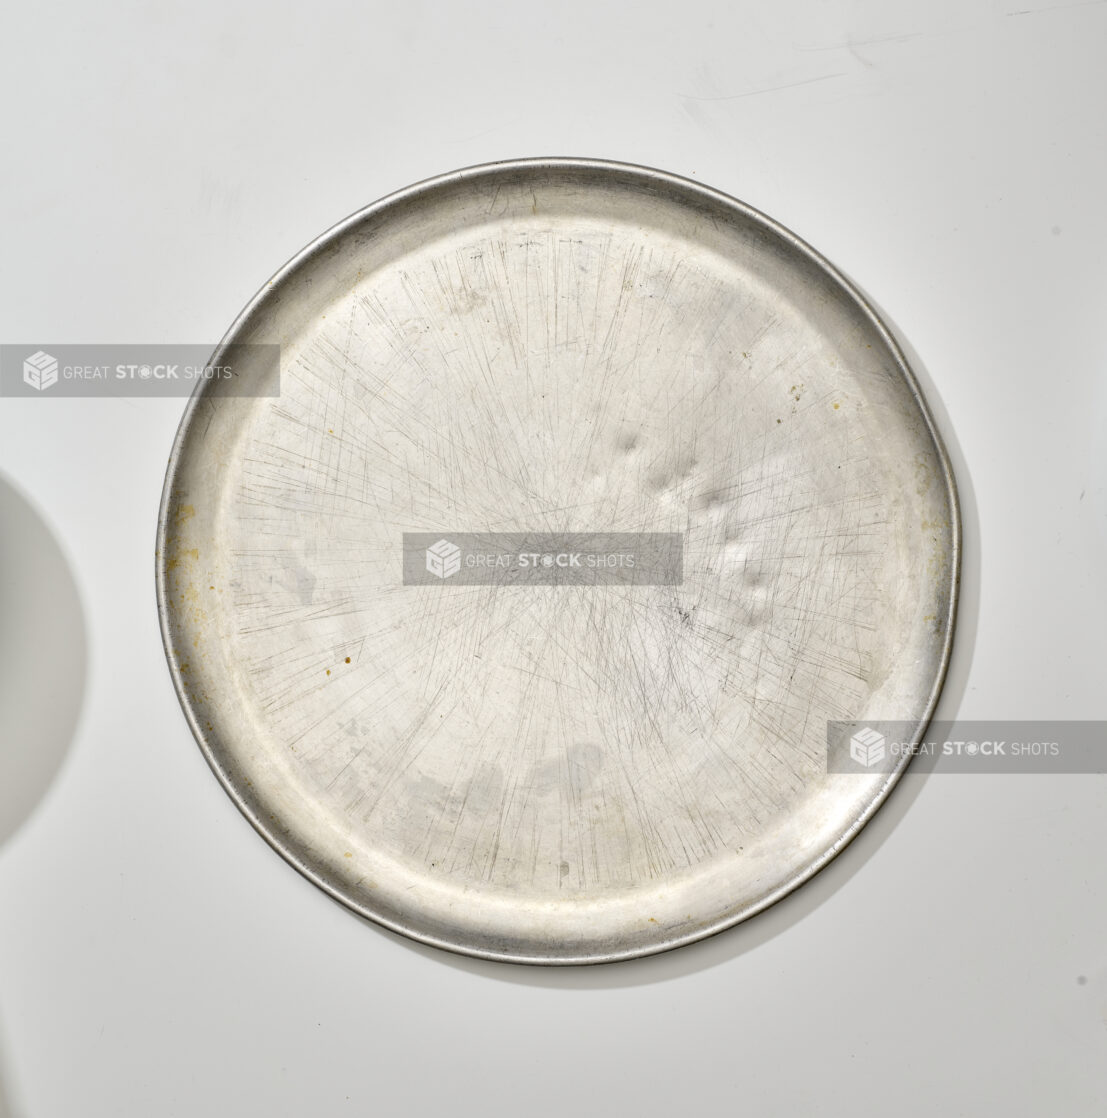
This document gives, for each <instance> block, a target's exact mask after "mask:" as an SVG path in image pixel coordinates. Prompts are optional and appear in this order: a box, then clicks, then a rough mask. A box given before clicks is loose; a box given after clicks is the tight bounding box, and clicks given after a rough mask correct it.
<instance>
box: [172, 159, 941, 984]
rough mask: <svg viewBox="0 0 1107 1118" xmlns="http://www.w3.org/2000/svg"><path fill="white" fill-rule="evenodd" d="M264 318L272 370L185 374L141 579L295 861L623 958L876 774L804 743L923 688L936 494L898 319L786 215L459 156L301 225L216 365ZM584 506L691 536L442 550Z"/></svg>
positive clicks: (584, 165) (233, 763) (782, 864)
mask: <svg viewBox="0 0 1107 1118" xmlns="http://www.w3.org/2000/svg"><path fill="white" fill-rule="evenodd" d="M254 345H257V346H259V347H262V349H263V348H264V347H267V346H268V347H272V346H274V345H279V346H280V361H279V369H278V368H277V367H276V366H275V365H274V363H272V362H269V361H263V360H260V359H259V360H258V362H257V363H256V367H253V366H251V365H250V362H249V360H248V359H245V358H239V365H238V368H237V377H236V382H235V391H231V390H229V389H228V387H227V386H226V384H225V383H221V382H219V381H209V382H206V383H204V384H203V385H202V386H201V387H200V388H199V389H198V390H197V392H196V394H195V395H194V396H193V397H192V398H191V399H190V401H189V403H188V406H187V410H186V413H185V416H184V419H183V421H182V424H181V427H180V430H179V432H178V435H177V438H176V443H175V445H174V448H173V451H172V456H171V458H170V461H169V468H168V474H167V477H166V482H165V490H164V496H163V501H162V507H161V515H160V524H159V539H158V552H157V555H158V558H157V594H158V608H159V612H160V618H161V625H162V632H163V637H164V641H165V647H166V651H167V656H168V660H169V664H170V669H171V672H172V675H173V679H174V683H175V685H176V688H177V691H178V695H179V697H180V700H181V704H182V707H183V709H184V712H185V715H186V717H187V719H188V722H189V724H190V726H191V728H192V731H193V733H194V735H195V737H196V740H197V741H198V742H199V744H200V747H201V749H202V750H203V753H204V755H205V757H206V758H207V760H208V762H209V763H210V765H211V767H212V769H213V770H214V772H215V774H216V775H217V777H218V778H219V780H220V781H221V782H222V784H223V786H224V788H225V789H226V791H227V792H228V793H229V794H230V796H231V797H232V799H233V800H234V802H235V803H236V804H237V805H238V807H239V808H240V809H241V811H242V812H243V813H244V814H245V815H246V817H247V818H248V819H249V821H250V822H251V823H252V824H253V826H254V827H255V828H256V829H257V830H258V831H259V832H260V833H261V835H262V836H263V837H264V838H265V839H266V840H267V841H268V842H269V843H270V844H271V845H272V846H273V847H274V849H276V850H277V851H278V852H279V853H280V854H282V855H283V856H284V857H285V858H286V859H287V860H288V861H289V862H290V863H291V864H292V865H293V866H295V867H296V869H298V870H299V871H300V872H301V873H303V874H304V875H305V876H306V877H308V878H309V879H310V880H311V881H313V882H314V883H315V884H316V885H318V886H319V887H320V888H321V889H323V890H325V891H326V892H327V893H329V894H330V895H331V896H333V897H334V898H336V899H337V900H339V901H341V902H342V903H343V904H345V905H347V906H349V907H350V908H351V909H353V910H354V911H355V912H357V913H360V914H361V915H363V916H365V917H368V918H370V919H371V920H373V921H376V922H377V923H379V924H381V925H383V926H385V927H387V928H389V929H392V930H393V931H395V932H399V933H403V934H404V935H407V936H410V937H412V938H414V939H417V940H420V941H422V942H424V943H428V944H433V945H436V946H439V947H443V948H448V949H451V950H454V951H458V952H463V953H467V954H470V955H476V956H481V957H485V958H491V959H498V960H504V961H512V962H524V963H592V962H603V961H610V960H615V959H624V958H630V957H634V956H639V955H645V954H649V953H652V952H657V951H662V950H665V949H668V948H671V947H675V946H678V945H681V944H686V943H689V942H691V941H694V940H698V939H701V938H703V937H705V936H708V935H711V934H713V933H716V932H718V931H720V930H722V929H724V928H727V927H729V926H731V925H733V924H735V923H737V922H738V921H741V920H743V919H745V918H746V917H749V916H751V915H752V914H754V913H756V912H758V911H760V910H762V909H764V908H765V907H766V906H768V905H770V904H772V903H773V902H774V901H776V900H778V899H779V898H781V897H782V896H784V895H785V894H787V893H788V892H789V891H790V890H792V889H794V888H796V887H797V886H798V885H800V884H801V883H802V882H804V881H805V880H807V879H808V878H810V877H811V876H812V875H813V874H814V873H815V872H817V871H818V870H819V869H820V868H821V867H822V866H823V865H825V864H826V863H827V862H828V861H829V860H830V859H831V858H832V857H833V856H834V855H835V854H836V853H838V852H839V851H840V850H841V849H842V848H843V846H845V845H846V843H848V841H849V840H850V839H851V838H852V837H853V836H854V835H855V834H856V833H857V831H858V830H859V829H860V828H861V827H862V826H863V825H864V823H865V822H866V820H867V819H869V818H870V816H871V815H872V814H873V812H874V811H875V810H876V809H877V808H878V807H879V805H880V804H881V802H882V801H883V800H884V798H885V797H886V796H887V794H888V792H889V790H890V788H891V787H892V785H893V784H894V783H895V781H896V780H897V778H898V777H899V775H900V773H901V771H902V768H903V766H904V765H905V764H906V759H905V760H904V761H903V762H901V763H899V764H898V765H897V767H896V768H895V769H894V771H890V772H889V771H881V772H872V773H861V774H856V773H849V774H845V773H836V772H828V771H827V769H828V765H827V723H828V721H830V720H865V719H877V718H880V719H898V720H903V721H912V722H916V723H918V724H919V725H920V726H925V723H926V721H927V720H928V719H929V718H930V716H931V714H932V712H933V710H934V706H935V703H936V701H937V697H938V693H939V690H940V688H941V684H942V680H943V676H944V673H945V670H946V665H947V661H948V657H949V651H950V643H951V638H952V631H953V623H954V611H955V602H956V591H957V577H958V563H959V521H958V512H957V500H956V490H955V486H954V481H953V477H952V474H951V470H950V465H949V461H948V459H947V457H946V454H945V451H944V450H943V447H942V444H941V441H940V439H939V437H938V434H937V433H936V430H935V427H934V424H933V421H932V419H931V416H930V414H929V412H928V410H927V407H926V404H925V402H924V400H923V398H922V396H921V395H920V391H919V386H918V384H917V383H916V380H915V378H914V376H913V375H912V373H911V371H910V370H909V368H908V366H907V364H906V362H905V360H904V357H903V354H902V353H901V351H900V349H899V348H898V346H897V345H896V343H895V341H894V340H893V338H892V336H891V335H890V333H889V332H888V330H887V329H886V328H885V326H884V325H882V323H881V321H880V320H879V318H878V317H877V315H876V314H875V313H874V311H873V309H872V308H871V307H870V306H869V305H868V303H867V302H866V300H865V299H864V298H863V297H862V296H861V294H860V293H859V292H858V291H857V289H856V288H855V287H854V286H852V285H851V283H850V282H849V281H848V280H846V279H845V278H844V277H843V276H842V274H841V273H839V272H838V271H836V270H835V268H834V267H832V266H831V265H830V264H829V263H828V262H827V261H826V260H825V259H823V258H822V257H821V256H820V255H819V254H818V253H816V252H815V251H814V250H813V249H811V248H810V247H808V246H807V245H806V244H805V243H804V242H803V241H801V240H800V239H799V238H797V237H796V236H795V235H793V234H792V233H790V232H789V231H788V230H786V229H785V228H783V227H782V226H781V225H779V224H777V223H776V222H774V221H772V220H770V219H769V218H767V217H765V216H764V215H762V214H760V213H758V212H757V211H755V210H753V209H751V208H750V207H748V206H746V205H744V204H742V203H740V202H738V201H735V200H734V199H732V198H730V197H727V196H726V195H724V194H721V193H719V192H717V191H714V190H711V189H708V188H707V187H704V186H702V185H700V184H698V183H695V182H692V181H689V180H686V179H682V178H678V177H675V176H673V175H670V174H666V173H663V172H660V171H656V170H648V169H645V168H641V167H634V166H628V165H623V164H615V163H606V162H598V161H593V160H571V159H540V160H523V161H518V162H510V163H499V164H493V165H488V166H481V167H474V168H470V169H468V170H464V171H459V172H456V173H452V174H448V175H444V176H442V177H440V178H436V179H432V180H430V181H428V182H424V183H421V184H419V185H417V186H413V187H411V188H409V189H406V190H402V191H400V192H398V193H396V194H393V195H391V196H390V197H388V198H385V199H384V200H383V201H381V202H377V203H375V204H373V205H371V206H369V207H367V208H366V209H364V210H362V211H361V212H359V213H356V214H354V215H353V216H351V217H350V218H348V219H347V220H345V221H343V222H341V223H340V224H339V225H337V226H335V227H334V228H333V229H331V230H330V231H329V232H327V233H325V234H324V235H323V236H322V237H320V238H319V239H318V240H317V241H315V242H314V243H313V244H311V245H310V246H308V247H307V248H306V249H304V251H303V252H301V253H300V254H299V255H298V256H296V257H295V258H294V259H293V260H292V261H291V262H289V263H288V264H287V265H286V266H285V267H284V268H282V269H281V270H280V271H279V272H278V273H277V274H276V275H275V276H274V277H273V279H272V280H271V281H270V282H269V283H267V284H266V285H265V287H264V288H262V290H261V291H260V292H259V293H258V295H257V296H256V297H255V298H254V299H253V300H252V301H251V303H250V304H249V306H247V308H246V309H245V310H244V311H243V312H242V314H241V315H240V316H239V318H238V319H237V321H236V322H235V323H234V325H233V326H232V327H231V329H230V331H229V333H228V334H227V336H226V338H225V339H224V341H223V342H222V343H221V346H220V349H219V350H218V351H217V352H216V354H215V355H213V359H212V364H213V365H219V364H220V354H222V353H225V352H229V351H230V348H231V347H232V346H233V347H235V353H236V354H242V353H250V352H252V350H251V347H252V346H254ZM260 351H261V349H259V352H260ZM604 533H606V534H611V535H612V537H613V538H614V536H617V537H618V539H619V540H621V541H623V542H624V543H625V541H627V540H634V539H635V538H643V539H644V538H646V537H647V536H648V537H649V538H650V539H666V540H670V541H672V540H675V541H677V544H678V547H679V566H678V567H677V568H673V567H671V566H670V567H669V568H667V575H666V577H660V576H659V577H657V578H650V577H648V574H649V572H646V577H641V578H637V579H632V580H630V581H627V580H625V579H624V580H619V579H611V580H604V579H598V580H597V579H593V581H591V582H581V581H572V580H571V579H569V580H567V581H566V580H559V579H557V578H548V579H546V580H544V581H527V580H526V579H522V578H516V579H509V580H503V579H501V580H499V581H495V580H493V581H490V580H489V579H487V578H486V579H483V580H482V578H480V577H477V575H474V574H473V572H472V571H471V570H469V568H468V567H465V566H464V565H462V561H461V558H459V556H460V555H461V553H462V551H463V548H462V547H461V546H460V545H459V544H458V542H457V541H458V539H465V540H468V539H471V538H473V537H474V534H476V535H480V537H481V538H487V539H489V540H491V539H495V540H500V541H501V542H502V541H503V540H508V541H509V542H508V543H507V544H504V545H503V546H502V547H501V548H500V550H501V551H502V552H503V553H504V554H508V555H510V554H511V553H512V552H513V550H518V540H520V539H526V540H533V539H539V541H540V542H539V544H538V545H536V549H538V550H540V549H541V548H543V547H544V548H548V547H550V546H551V545H550V542H549V541H550V540H554V541H555V542H556V540H557V539H558V538H559V536H563V537H564V538H566V539H571V540H576V541H579V540H580V539H583V538H589V539H591V538H593V537H595V536H596V535H597V534H604ZM482 534H483V535H482ZM412 540H414V541H415V544H412V543H411V541H412ZM428 540H429V541H430V546H429V547H425V546H424V545H426V542H427V541H428ZM512 541H514V542H512ZM440 545H444V547H443V546H440ZM412 547H415V548H416V550H415V551H414V552H413V551H412ZM420 547H423V548H424V550H423V551H420V550H418V549H419V548H420ZM434 549H437V550H434ZM424 551H425V553H426V564H425V566H423V565H421V564H422V558H421V556H422V555H423V554H424ZM413 554H414V555H415V557H416V562H415V568H413V569H415V570H416V574H415V575H412V576H411V577H408V576H409V574H410V571H409V567H411V563H410V560H411V556H412V555H413ZM671 557H672V556H671V555H670V559H671ZM467 561H468V560H466V562H467ZM459 568H460V569H459ZM639 569H640V570H641V568H639ZM674 571H675V573H674ZM427 572H429V575H428V574H427ZM654 573H656V572H654ZM454 574H458V577H451V576H452V575H454Z"/></svg>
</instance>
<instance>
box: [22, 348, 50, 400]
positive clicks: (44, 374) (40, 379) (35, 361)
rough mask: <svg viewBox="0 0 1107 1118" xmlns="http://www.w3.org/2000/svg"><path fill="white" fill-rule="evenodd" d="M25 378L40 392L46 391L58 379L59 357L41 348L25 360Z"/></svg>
mask: <svg viewBox="0 0 1107 1118" xmlns="http://www.w3.org/2000/svg"><path fill="white" fill-rule="evenodd" d="M23 379H24V381H26V382H27V384H29V385H30V386H31V387H32V388H37V389H38V390H39V392H43V391H45V390H46V389H47V388H49V387H50V385H52V384H56V383H57V380H58V362H57V358H54V357H51V356H50V354H48V353H43V351H42V350H41V349H40V350H38V351H37V352H35V353H32V354H31V356H30V357H28V358H27V359H26V360H25V361H24V362H23Z"/></svg>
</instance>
